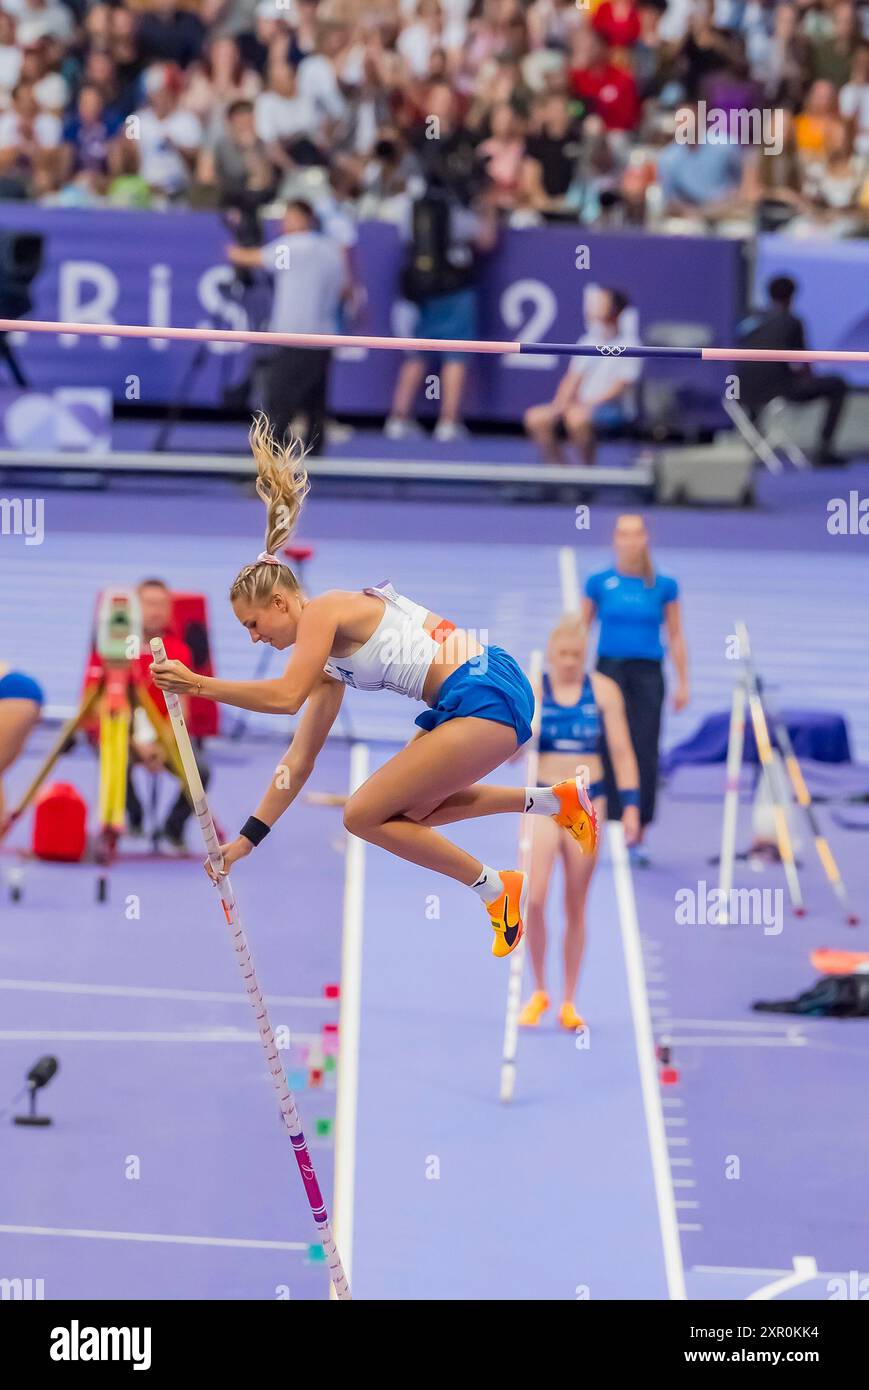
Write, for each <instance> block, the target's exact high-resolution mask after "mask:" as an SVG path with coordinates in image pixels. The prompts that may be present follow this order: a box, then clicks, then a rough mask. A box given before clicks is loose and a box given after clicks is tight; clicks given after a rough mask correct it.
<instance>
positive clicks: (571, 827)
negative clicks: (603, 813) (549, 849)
mask: <svg viewBox="0 0 869 1390" xmlns="http://www.w3.org/2000/svg"><path fill="white" fill-rule="evenodd" d="M552 790H553V791H554V793H555V795H556V796H557V797H558V804H559V806H560V807H561V810H560V811H556V813H555V815H554V816H553V817H552V819H553V820H554V821H555V824H556V825H560V826H563V828H564V829H565V830H567V831H569V833H570V834H571V835H572V836H573V838H574V840H576V842H577V843H578V845H579V847H580V849H581V850H582V852H583V854H594V852H595V850H596V849H597V816H596V815H595V811H594V807H593V806H592V804H591V802H590V801H589V799H588V792H587V791H586V789H585V787H584V786H583V784H582V782H581V781H580V779H579V778H578V777H571V778H570V780H569V781H567V782H558V783H557V784H556V785H555V786H554V787H553V788H552Z"/></svg>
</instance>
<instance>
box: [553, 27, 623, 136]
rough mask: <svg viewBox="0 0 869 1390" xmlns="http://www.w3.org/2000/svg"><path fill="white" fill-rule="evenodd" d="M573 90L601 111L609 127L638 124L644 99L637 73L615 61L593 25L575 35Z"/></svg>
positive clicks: (572, 67) (591, 106)
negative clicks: (639, 90) (639, 94)
mask: <svg viewBox="0 0 869 1390" xmlns="http://www.w3.org/2000/svg"><path fill="white" fill-rule="evenodd" d="M570 90H571V92H572V93H573V95H574V96H576V97H580V98H581V100H582V101H584V102H585V103H586V105H587V106H588V107H589V109H590V110H592V111H595V112H597V114H598V115H599V116H600V118H601V120H602V121H603V123H604V125H605V126H606V128H607V130H633V129H634V128H635V127H636V125H637V123H638V121H639V118H640V101H639V97H638V95H637V84H636V82H635V81H634V78H633V74H632V73H630V72H628V71H627V70H626V69H625V68H618V67H616V65H615V64H614V63H613V62H611V60H610V51H609V48H608V47H607V45H606V43H605V42H604V40H603V39H602V38H601V37H600V35H599V34H596V33H595V31H594V30H593V29H581V30H580V31H579V32H578V33H577V34H576V36H575V37H574V40H573V50H572V53H571V66H570Z"/></svg>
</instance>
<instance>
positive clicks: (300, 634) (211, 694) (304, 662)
mask: <svg viewBox="0 0 869 1390" xmlns="http://www.w3.org/2000/svg"><path fill="white" fill-rule="evenodd" d="M340 610H341V599H340V598H339V597H338V596H337V595H335V594H322V595H320V597H319V598H314V599H311V601H310V602H309V603H307V604H306V605H305V607H304V608H303V609H302V614H301V617H300V618H299V626H298V629H297V632H296V641H295V646H294V648H293V655H292V657H291V658H290V661H289V663H288V665H287V668H286V670H285V671H284V674H283V675H282V676H278V677H277V679H276V680H268V681H224V680H219V679H218V678H217V677H216V676H197V675H196V673H195V672H194V671H190V670H188V668H187V667H186V666H185V665H184V663H183V661H155V662H154V664H153V666H152V667H151V674H152V675H153V678H154V682H155V684H156V685H158V686H159V687H160V689H161V690H174V691H175V693H176V694H177V695H202V696H204V697H205V699H207V700H216V701H217V702H218V703H219V704H222V705H235V706H236V708H238V709H247V710H252V711H253V713H254V714H298V712H299V710H300V709H301V708H302V705H303V704H304V703H305V701H306V700H307V698H308V696H309V695H310V693H311V691H312V690H313V689H314V687H315V685H316V684H317V682H318V681H319V679H320V677H321V676H322V674H323V667H324V666H325V665H326V662H327V661H328V659H329V653H330V652H331V650H332V644H333V642H334V641H335V633H336V631H337V628H338V623H339V621H340Z"/></svg>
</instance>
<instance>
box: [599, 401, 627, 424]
mask: <svg viewBox="0 0 869 1390" xmlns="http://www.w3.org/2000/svg"><path fill="white" fill-rule="evenodd" d="M591 418H592V423H593V424H595V425H597V427H598V429H601V430H608V429H612V430H615V429H621V428H622V427H623V426H624V425H626V424H627V423H628V415H627V412H626V410H625V408H624V406H623V405H622V403H621V401H604V402H603V403H602V404H601V405H596V406H595V407H594V409H593V410H592V412H591Z"/></svg>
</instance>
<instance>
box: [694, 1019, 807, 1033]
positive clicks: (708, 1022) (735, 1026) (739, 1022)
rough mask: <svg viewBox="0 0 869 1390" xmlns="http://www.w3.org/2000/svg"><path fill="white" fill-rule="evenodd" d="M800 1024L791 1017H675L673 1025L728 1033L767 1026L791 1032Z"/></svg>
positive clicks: (754, 1029)
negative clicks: (719, 1030)
mask: <svg viewBox="0 0 869 1390" xmlns="http://www.w3.org/2000/svg"><path fill="white" fill-rule="evenodd" d="M798 1026H799V1025H798V1024H795V1023H794V1021H793V1019H791V1020H790V1021H789V1022H787V1023H785V1022H779V1021H774V1020H772V1019H766V1020H763V1021H761V1020H758V1021H757V1022H754V1021H752V1022H746V1020H745V1019H727V1018H674V1019H673V1027H674V1028H703V1029H706V1030H707V1031H709V1032H711V1031H713V1030H714V1029H716V1028H719V1029H725V1030H726V1031H727V1032H728V1033H730V1032H735V1033H738V1032H741V1031H745V1030H747V1031H751V1032H758V1031H762V1030H763V1029H765V1028H766V1029H772V1030H773V1031H776V1030H778V1031H779V1032H782V1031H787V1032H790V1031H792V1030H793V1029H794V1028H796V1027H798Z"/></svg>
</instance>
